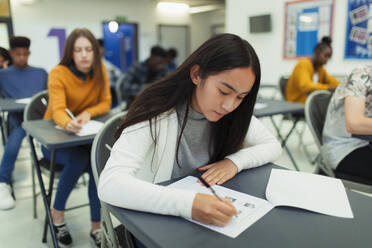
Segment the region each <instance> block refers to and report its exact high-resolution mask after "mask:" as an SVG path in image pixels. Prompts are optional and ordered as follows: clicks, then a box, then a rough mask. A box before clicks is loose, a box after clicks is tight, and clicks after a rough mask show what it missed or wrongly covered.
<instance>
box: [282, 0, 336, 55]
mask: <svg viewBox="0 0 372 248" xmlns="http://www.w3.org/2000/svg"><path fill="white" fill-rule="evenodd" d="M333 6H334V0H303V1H294V2H286V3H285V15H284V16H285V34H284V49H283V57H284V58H285V59H294V58H298V57H310V56H312V55H313V51H314V47H315V46H316V44H317V43H318V42H319V41H320V40H321V39H322V37H323V36H332V26H333V8H334V7H333Z"/></svg>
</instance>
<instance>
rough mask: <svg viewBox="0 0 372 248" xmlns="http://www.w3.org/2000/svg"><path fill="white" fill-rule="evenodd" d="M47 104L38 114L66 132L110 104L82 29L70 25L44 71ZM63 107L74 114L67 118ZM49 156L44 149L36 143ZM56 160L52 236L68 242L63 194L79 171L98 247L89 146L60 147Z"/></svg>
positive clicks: (90, 40)
mask: <svg viewBox="0 0 372 248" xmlns="http://www.w3.org/2000/svg"><path fill="white" fill-rule="evenodd" d="M48 88H49V105H48V108H47V111H46V113H45V115H44V119H53V120H54V121H55V123H56V124H57V125H58V126H60V127H62V128H63V129H65V130H66V131H67V132H70V133H77V132H79V131H80V129H81V128H82V126H83V124H84V123H86V122H88V121H89V120H90V119H91V118H93V117H95V116H98V115H102V114H104V113H107V112H108V111H109V109H110V106H111V95H110V88H109V83H108V75H107V72H106V69H105V67H104V66H103V64H102V62H101V58H100V54H99V45H98V42H97V40H96V39H95V38H94V36H93V35H92V33H91V32H90V31H89V30H87V29H75V30H74V31H72V33H71V34H70V35H69V37H68V38H67V40H66V45H65V50H64V54H63V58H62V60H61V62H60V63H59V65H57V66H56V67H55V68H53V69H52V70H51V72H50V74H49V80H48ZM65 108H68V109H69V110H70V111H71V112H72V113H73V114H74V115H75V116H76V119H75V120H73V119H71V118H70V117H69V116H68V115H67V113H66V111H65ZM42 151H43V154H44V156H45V157H46V158H47V159H50V156H51V153H50V151H49V150H47V149H45V148H44V147H42ZM56 162H57V163H60V164H63V165H64V169H63V171H62V174H61V177H60V179H59V184H58V188H57V192H56V197H55V201H54V206H53V209H52V211H51V213H52V218H53V222H54V228H55V230H56V234H57V239H58V242H59V244H60V245H61V246H62V247H66V246H70V245H71V244H72V238H71V235H70V233H69V231H68V229H67V227H66V224H65V223H64V210H65V205H66V201H67V198H68V196H69V195H70V193H71V191H72V189H73V188H74V186H75V184H76V182H77V180H78V179H79V177H80V176H81V175H82V174H83V173H84V172H88V173H89V176H90V179H89V185H88V196H89V204H90V213H91V221H92V232H91V233H90V238H91V243H93V245H95V247H100V219H101V217H100V203H99V200H98V196H97V189H96V186H95V183H94V179H93V174H92V170H91V165H90V146H87V145H85V146H78V147H72V148H65V149H60V150H58V152H57V155H56Z"/></svg>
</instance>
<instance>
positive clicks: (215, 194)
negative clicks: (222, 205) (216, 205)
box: [199, 177, 223, 202]
mask: <svg viewBox="0 0 372 248" xmlns="http://www.w3.org/2000/svg"><path fill="white" fill-rule="evenodd" d="M199 180H200V182H202V183H203V184H204V186H205V187H207V188H209V189H210V190H211V191H212V193H213V195H214V196H215V197H217V198H218V200H220V201H222V199H221V197H219V196H218V195H217V193H216V191H215V190H214V189H213V188H212V186H210V185H209V184H208V183H207V182H206V181H205V180H204V179H203V178H202V177H199ZM222 202H223V201H222Z"/></svg>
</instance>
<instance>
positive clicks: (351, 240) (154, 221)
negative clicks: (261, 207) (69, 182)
mask: <svg viewBox="0 0 372 248" xmlns="http://www.w3.org/2000/svg"><path fill="white" fill-rule="evenodd" d="M273 167H275V168H278V167H277V166H275V165H273V164H268V165H265V166H261V167H259V168H254V169H249V170H244V171H242V172H240V173H239V174H238V175H237V176H236V177H235V178H233V179H232V180H231V181H228V182H227V183H225V184H224V185H223V186H225V187H227V188H231V189H234V190H238V191H241V192H244V193H247V194H250V195H253V196H256V197H259V198H263V199H266V198H265V190H266V185H267V182H268V179H269V175H270V171H271V168H273ZM279 168H280V167H279ZM346 191H347V195H348V197H349V201H350V205H351V208H352V210H353V213H354V219H344V218H337V217H332V216H327V215H323V214H318V213H314V212H310V211H307V210H302V209H297V208H290V207H276V208H274V209H272V210H271V211H270V212H269V213H267V214H266V215H265V216H264V217H263V218H261V219H259V220H258V221H257V222H256V223H254V224H253V225H252V226H250V227H249V228H247V229H246V230H245V231H244V232H242V233H241V234H240V235H239V236H238V237H236V238H235V239H233V238H230V237H228V236H225V235H223V234H220V233H217V232H214V231H212V230H209V229H207V228H205V227H203V226H200V225H197V224H194V223H192V222H190V221H187V220H184V219H182V218H181V217H174V216H166V215H157V214H150V213H144V212H139V211H133V210H127V209H124V208H119V207H114V206H110V205H109V210H110V212H111V213H112V214H113V215H114V216H115V217H116V218H118V220H119V221H120V222H121V223H122V224H124V225H125V227H126V228H127V229H128V230H129V231H130V232H131V233H132V234H134V235H135V236H136V237H137V238H138V239H139V240H140V241H141V242H142V243H143V244H144V245H145V246H146V247H148V248H160V247H161V248H168V247H177V248H190V247H213V248H226V247H234V248H239V247H244V248H246V247H249V248H262V247H285V248H298V247H302V248H308V247H309V248H310V247H311V248H313V247H337V248H350V247H353V248H359V247H360V248H365V247H371V244H372V235H371V231H370V226H371V223H372V215H371V209H372V198H370V197H368V196H365V195H362V194H359V193H355V192H353V191H350V190H346Z"/></svg>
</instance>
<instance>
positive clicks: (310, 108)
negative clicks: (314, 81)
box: [305, 90, 332, 148]
mask: <svg viewBox="0 0 372 248" xmlns="http://www.w3.org/2000/svg"><path fill="white" fill-rule="evenodd" d="M331 97H332V94H331V93H330V92H329V91H326V90H318V91H314V92H312V93H311V94H310V95H309V97H308V98H307V100H306V103H305V118H306V123H307V125H308V127H309V129H310V131H311V133H312V135H313V137H314V140H315V143H316V144H317V146H318V148H321V146H322V145H323V141H322V133H323V127H324V122H325V119H326V115H327V109H328V105H329V101H330V100H331Z"/></svg>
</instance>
